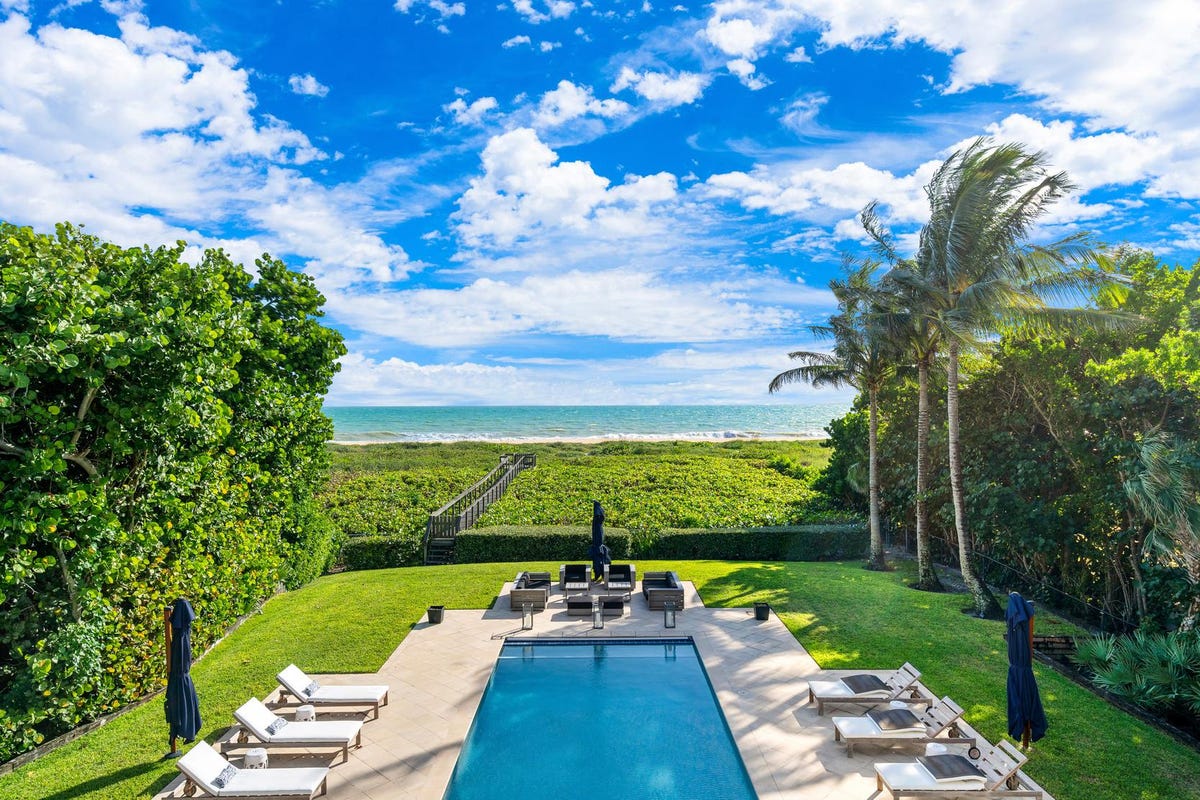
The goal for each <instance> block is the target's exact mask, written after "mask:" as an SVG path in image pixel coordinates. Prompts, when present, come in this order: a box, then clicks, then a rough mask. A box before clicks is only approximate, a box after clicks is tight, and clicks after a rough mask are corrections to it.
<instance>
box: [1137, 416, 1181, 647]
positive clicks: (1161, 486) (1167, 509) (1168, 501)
mask: <svg viewBox="0 0 1200 800" xmlns="http://www.w3.org/2000/svg"><path fill="white" fill-rule="evenodd" d="M1194 458H1195V454H1194V452H1189V448H1188V447H1187V446H1186V445H1184V443H1183V442H1181V441H1179V440H1178V439H1177V438H1176V437H1174V436H1172V435H1169V434H1167V433H1166V432H1164V431H1162V430H1161V429H1157V428H1156V429H1153V430H1151V431H1150V432H1149V433H1147V434H1146V435H1145V436H1144V437H1143V438H1142V441H1141V443H1140V444H1139V446H1138V450H1137V455H1136V458H1134V459H1131V461H1132V463H1131V464H1130V465H1129V466H1127V467H1126V468H1125V469H1123V470H1122V488H1123V489H1124V490H1125V495H1126V497H1128V498H1129V500H1130V503H1131V504H1132V505H1133V507H1134V508H1135V509H1136V510H1137V512H1138V513H1139V514H1140V515H1141V517H1142V519H1143V524H1144V525H1145V527H1146V528H1148V529H1149V535H1148V536H1147V537H1146V540H1145V549H1146V550H1148V551H1149V550H1153V551H1158V552H1159V553H1162V554H1163V555H1165V556H1166V557H1167V558H1169V559H1171V560H1173V561H1177V562H1182V564H1183V566H1184V569H1185V570H1186V572H1187V577H1188V581H1189V582H1191V584H1192V590H1193V591H1192V600H1191V603H1189V605H1188V609H1187V611H1186V612H1185V614H1184V617H1183V620H1182V621H1181V622H1180V625H1179V630H1181V631H1191V630H1194V629H1195V628H1196V625H1197V620H1198V619H1200V594H1197V593H1196V591H1195V590H1196V587H1198V586H1200V470H1198V469H1197V468H1196V467H1195V466H1194V464H1193V463H1192V461H1193V460H1194Z"/></svg>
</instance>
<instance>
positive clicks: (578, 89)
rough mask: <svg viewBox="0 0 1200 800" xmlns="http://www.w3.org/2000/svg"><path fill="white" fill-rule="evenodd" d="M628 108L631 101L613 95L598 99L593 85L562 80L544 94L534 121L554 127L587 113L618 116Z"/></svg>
mask: <svg viewBox="0 0 1200 800" xmlns="http://www.w3.org/2000/svg"><path fill="white" fill-rule="evenodd" d="M629 111H630V109H629V104H628V103H624V102H622V101H620V100H615V99H612V98H609V99H606V100H597V99H596V97H595V96H594V95H593V94H592V89H591V87H590V86H578V85H576V84H574V83H572V82H571V81H567V80H563V81H559V82H558V86H557V87H555V88H554V89H552V90H550V91H549V92H546V93H545V94H544V95H542V98H541V100H539V101H538V104H537V109H536V110H535V112H534V114H533V124H534V125H535V126H537V127H538V128H553V127H555V126H558V125H562V124H564V123H566V122H570V121H571V120H574V119H578V118H580V117H584V116H595V117H601V118H604V119H616V118H618V117H622V116H625V115H626V114H628V113H629Z"/></svg>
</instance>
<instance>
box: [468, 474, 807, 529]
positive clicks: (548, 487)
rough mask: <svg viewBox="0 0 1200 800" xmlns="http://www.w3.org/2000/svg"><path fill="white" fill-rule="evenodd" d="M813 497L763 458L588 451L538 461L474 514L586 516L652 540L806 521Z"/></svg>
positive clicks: (528, 520)
mask: <svg viewBox="0 0 1200 800" xmlns="http://www.w3.org/2000/svg"><path fill="white" fill-rule="evenodd" d="M815 499H816V494H815V493H814V492H813V491H812V490H811V489H810V488H809V487H808V485H807V483H805V482H801V481H799V480H796V479H795V478H792V477H791V476H789V475H784V474H782V473H780V472H778V471H776V470H774V469H771V468H769V467H768V466H767V465H766V464H764V463H762V462H755V461H747V460H741V459H728V458H723V457H720V456H667V457H663V458H659V459H637V460H631V459H627V458H623V457H621V456H594V457H592V458H587V459H579V460H574V461H557V462H541V463H539V464H538V466H537V468H536V469H534V470H531V471H529V472H527V473H524V474H522V475H521V477H520V478H519V479H518V480H517V481H516V482H514V483H513V485H512V486H511V487H509V490H508V493H507V494H505V496H504V497H503V498H502V499H501V500H500V501H499V502H497V503H496V504H495V505H494V506H492V507H491V508H490V509H489V510H488V512H487V513H486V514H484V515H483V517H482V518H481V519H480V522H479V524H480V525H481V526H483V527H486V526H488V525H569V524H579V523H585V522H587V521H589V520H590V519H591V508H592V506H591V502H592V501H593V500H599V501H600V503H601V505H603V506H604V510H605V512H606V514H607V521H608V524H610V525H614V526H617V527H621V528H628V529H629V530H630V531H631V533H632V534H633V536H634V537H635V538H636V537H638V536H643V537H647V538H652V537H653V536H654V535H655V534H656V533H658V532H659V531H662V530H665V529H667V528H700V527H746V526H761V525H781V524H788V523H795V522H802V521H806V513H807V511H808V509H809V506H810V505H811V504H812V503H813V502H814V500H815Z"/></svg>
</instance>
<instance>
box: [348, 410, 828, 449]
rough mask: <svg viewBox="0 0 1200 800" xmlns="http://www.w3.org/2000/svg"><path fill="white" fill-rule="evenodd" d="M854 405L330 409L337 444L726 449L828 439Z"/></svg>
mask: <svg viewBox="0 0 1200 800" xmlns="http://www.w3.org/2000/svg"><path fill="white" fill-rule="evenodd" d="M849 408H850V402H849V401H846V402H844V403H818V404H811V405H769V406H354V407H350V406H342V407H328V406H327V407H326V408H325V413H326V414H328V415H329V417H330V418H331V419H332V420H333V429H334V434H333V441H335V442H338V443H342V444H372V443H377V442H456V441H493V442H517V443H519V442H549V441H558V442H561V441H593V440H605V439H614V440H617V439H626V440H653V439H681V440H693V441H728V440H734V439H811V438H823V437H824V436H825V435H826V434H825V430H824V428H825V426H826V425H828V424H829V421H830V420H832V419H834V418H836V417H840V416H842V415H843V414H845V413H846V411H848V410H849Z"/></svg>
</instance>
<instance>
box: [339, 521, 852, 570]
mask: <svg viewBox="0 0 1200 800" xmlns="http://www.w3.org/2000/svg"><path fill="white" fill-rule="evenodd" d="M604 541H605V544H607V545H608V548H609V551H610V552H611V554H612V557H613V559H614V560H618V561H620V560H625V559H633V558H653V559H672V558H678V559H703V558H712V559H732V560H737V561H830V560H839V559H854V558H863V557H865V554H866V552H867V529H866V526H865V525H864V524H862V523H847V524H816V525H793V526H784V527H775V528H725V529H715V530H714V529H685V530H666V531H661V532H659V533H658V534H656V535H655V536H654V537H653V538H648V539H640V538H638V537H637V536H636V535H635V534H634V533H633V532H631V531H628V530H625V529H622V528H610V529H608V530H607V531H606V532H605V539H604ZM406 542H407V540H406V539H401V538H398V537H385V536H373V537H363V538H361V539H352V540H351V541H349V542H347V543H346V545H345V547H344V550H343V555H344V557H345V562H346V566H347V568H349V569H381V568H384V567H398V566H404V565H406V564H408V563H411V561H407V560H406V559H408V558H409V557H410V555H411V554H410V553H409V551H408V549H407V548H406V547H405V544H406ZM591 543H592V534H591V529H590V528H589V527H585V526H571V525H496V526H491V527H486V528H471V529H469V530H466V531H463V532H462V533H460V534H459V535H458V537H457V543H456V545H455V550H454V560H455V562H456V563H459V564H468V563H475V562H489V561H564V562H565V561H581V560H587V552H588V547H589V546H590V545H591ZM417 555H418V557H419V554H417Z"/></svg>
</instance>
